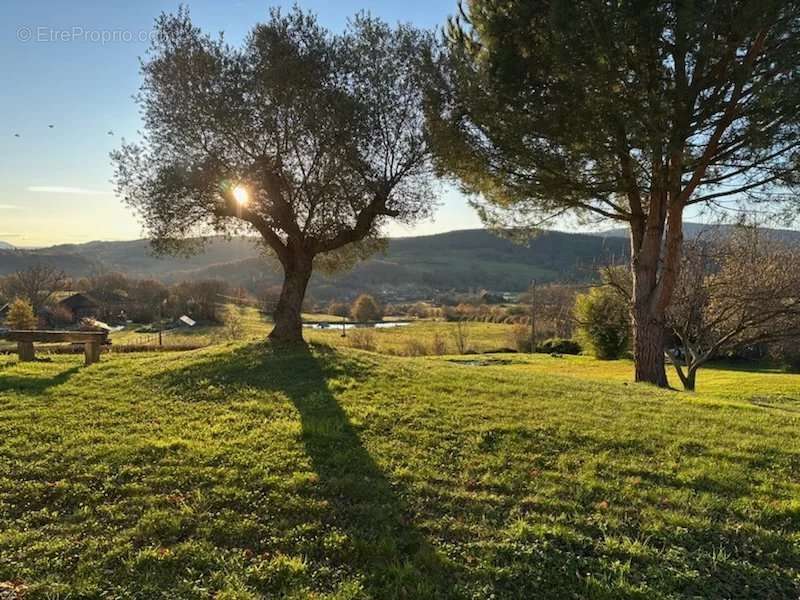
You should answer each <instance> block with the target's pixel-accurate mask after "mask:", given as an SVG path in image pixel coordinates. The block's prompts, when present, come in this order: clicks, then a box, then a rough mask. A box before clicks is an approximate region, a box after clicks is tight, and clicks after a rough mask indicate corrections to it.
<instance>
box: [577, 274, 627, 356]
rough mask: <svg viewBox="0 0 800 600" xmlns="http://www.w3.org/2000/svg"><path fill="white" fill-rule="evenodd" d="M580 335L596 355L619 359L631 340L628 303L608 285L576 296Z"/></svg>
mask: <svg viewBox="0 0 800 600" xmlns="http://www.w3.org/2000/svg"><path fill="white" fill-rule="evenodd" d="M575 319H576V320H577V321H578V334H579V337H580V338H581V339H582V341H583V342H584V344H585V345H586V346H587V347H588V348H589V349H590V350H591V352H592V353H593V354H594V356H596V357H597V358H600V359H603V360H609V359H615V358H619V357H621V356H622V355H623V353H624V352H625V351H626V350H627V349H628V347H629V345H630V339H631V326H630V314H629V312H628V304H627V302H625V300H624V299H623V298H622V296H620V294H619V293H618V292H617V291H616V290H613V289H611V288H609V287H607V286H603V287H595V288H592V289H591V290H590V291H589V292H587V293H586V294H579V295H578V296H577V298H576V299H575Z"/></svg>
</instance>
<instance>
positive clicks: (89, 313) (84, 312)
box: [58, 294, 100, 322]
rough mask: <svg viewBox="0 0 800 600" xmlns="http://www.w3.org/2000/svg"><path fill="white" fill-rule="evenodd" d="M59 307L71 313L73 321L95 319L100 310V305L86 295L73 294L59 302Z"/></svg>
mask: <svg viewBox="0 0 800 600" xmlns="http://www.w3.org/2000/svg"><path fill="white" fill-rule="evenodd" d="M58 306H59V307H60V308H62V309H65V310H67V311H69V313H70V315H72V321H73V322H76V321H80V320H81V319H85V318H89V317H95V316H97V313H98V311H99V310H100V305H99V304H98V303H97V302H96V301H95V300H94V299H93V298H92V297H91V296H88V295H86V294H72V295H71V296H67V297H66V298H64V299H62V300H60V301H59V302H58Z"/></svg>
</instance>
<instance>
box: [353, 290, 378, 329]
mask: <svg viewBox="0 0 800 600" xmlns="http://www.w3.org/2000/svg"><path fill="white" fill-rule="evenodd" d="M351 313H352V315H353V318H354V319H355V320H356V321H360V322H361V323H365V322H367V321H380V320H381V319H382V318H383V310H382V309H381V307H380V305H379V304H378V302H377V301H376V300H375V298H373V297H372V296H370V295H369V294H361V295H360V296H359V297H358V298H356V301H355V302H353V308H352V310H351Z"/></svg>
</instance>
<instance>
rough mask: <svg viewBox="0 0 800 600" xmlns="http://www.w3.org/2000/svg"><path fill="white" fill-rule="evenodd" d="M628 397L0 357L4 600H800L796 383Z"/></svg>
mask: <svg viewBox="0 0 800 600" xmlns="http://www.w3.org/2000/svg"><path fill="white" fill-rule="evenodd" d="M628 373H629V365H628V364H627V363H598V362H596V361H593V360H591V359H588V358H583V357H578V358H563V359H557V358H551V357H549V356H536V357H532V358H531V357H522V356H513V355H506V356H504V357H499V358H487V359H486V360H481V361H477V360H469V359H468V357H450V358H417V359H408V358H390V357H384V356H380V355H376V354H371V353H367V352H360V351H357V350H349V349H340V350H334V349H332V348H330V347H327V346H322V345H312V346H311V347H309V348H308V349H294V350H291V349H290V350H287V349H280V350H278V349H274V348H272V347H270V346H268V345H265V344H251V345H242V344H239V345H235V344H234V345H231V344H229V345H219V346H213V347H211V348H208V349H205V350H202V351H196V352H188V353H175V354H169V355H111V356H110V357H107V358H106V357H104V360H103V362H101V363H99V364H97V365H94V366H92V367H90V368H80V367H79V366H78V359H77V358H76V357H72V356H56V357H53V358H52V359H51V361H50V362H38V363H30V364H25V365H19V364H17V363H16V360H15V359H14V358H13V357H0V582H3V581H5V582H9V583H8V585H9V586H12V585H13V586H15V587H16V589H18V590H24V591H25V593H26V594H27V595H26V598H53V597H81V598H100V597H113V598H159V597H162V598H209V597H214V598H218V599H224V598H228V599H232V598H260V597H275V596H289V597H296V598H306V597H311V598H381V599H383V598H448V597H452V598H487V597H495V598H522V597H527V598H570V597H580V598H648V599H651V598H685V597H692V596H697V597H719V598H722V597H724V598H753V597H758V598H788V597H797V596H798V594H800V547H799V546H798V533H797V532H798V526H800V501H799V500H797V498H800V495H799V492H800V485H798V483H797V482H798V475H800V442H798V439H800V438H799V437H798V429H800V421H799V420H798V417H800V406H797V407H796V406H795V405H796V404H797V401H796V399H797V398H800V382H798V383H795V380H794V379H793V378H791V377H790V376H783V375H777V374H754V373H746V372H735V371H712V370H709V371H708V374H707V375H706V374H704V377H706V382H707V385H708V390H709V392H708V393H707V394H706V395H703V392H702V391H701V392H699V393H698V394H696V395H689V394H683V393H676V392H668V391H661V390H656V389H653V388H651V387H648V386H639V385H633V384H628V383H627V378H629V374H628ZM626 374H627V375H626ZM0 589H1V588H0Z"/></svg>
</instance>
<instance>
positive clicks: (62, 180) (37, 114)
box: [0, 0, 480, 246]
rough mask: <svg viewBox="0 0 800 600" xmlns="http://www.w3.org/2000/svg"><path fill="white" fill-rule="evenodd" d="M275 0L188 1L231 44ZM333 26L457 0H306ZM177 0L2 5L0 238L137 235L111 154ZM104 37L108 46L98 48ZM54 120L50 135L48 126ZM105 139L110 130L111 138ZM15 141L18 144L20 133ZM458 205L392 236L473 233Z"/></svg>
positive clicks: (23, 241) (433, 10)
mask: <svg viewBox="0 0 800 600" xmlns="http://www.w3.org/2000/svg"><path fill="white" fill-rule="evenodd" d="M292 3H293V2H291V1H290V2H280V1H278V0H266V1H262V0H258V1H256V0H240V1H233V2H228V1H223V0H217V1H211V0H202V1H198V0H189V1H188V2H184V4H186V5H188V6H189V8H190V10H191V14H192V18H193V20H194V21H195V22H196V23H197V24H198V25H199V26H200V27H202V28H203V29H204V30H206V31H210V32H218V31H224V32H225V35H226V38H228V39H229V40H230V41H231V42H234V43H237V42H239V41H240V40H241V39H242V38H243V37H244V35H245V34H246V32H247V31H248V30H249V28H250V27H251V26H252V25H253V24H254V23H256V22H258V21H259V20H263V19H264V16H265V15H266V13H267V10H268V8H269V7H270V6H276V5H281V6H285V7H290V6H291V4H292ZM299 4H300V5H301V6H302V7H303V8H307V9H311V10H313V11H314V12H316V13H317V14H318V16H319V18H320V21H321V22H322V23H323V24H325V25H326V26H328V27H330V28H332V29H340V28H342V27H343V26H344V24H345V22H346V20H347V18H348V17H349V16H351V15H352V14H354V13H355V12H357V11H359V10H362V9H363V10H368V11H369V12H371V13H373V14H376V15H379V16H381V17H382V18H384V19H385V20H387V21H389V22H396V21H398V20H400V21H407V22H412V23H414V24H416V25H417V26H420V27H431V28H433V27H440V26H441V25H442V23H444V21H445V19H446V17H447V16H448V15H450V14H452V13H453V12H454V10H455V8H456V0H403V1H393V0H357V1H351V0H336V1H333V0H328V1H327V2H326V1H323V0H302V1H301V2H299ZM178 5H179V2H159V1H155V0H153V1H142V0H138V1H132V2H130V1H123V0H104V1H89V0H70V1H63V0H61V1H56V0H50V1H43V0H28V1H24V0H3V1H2V2H0V73H2V75H3V84H2V85H3V92H2V94H0V240H3V241H7V242H10V243H12V244H15V245H18V246H41V245H49V244H54V243H74V242H84V241H89V240H95V239H103V240H118V239H132V238H136V237H141V235H142V230H141V227H140V225H139V224H138V223H137V221H136V219H135V217H134V215H133V214H132V213H131V212H130V211H129V210H128V209H127V207H125V206H124V205H122V204H121V202H120V201H119V200H118V199H117V198H115V196H114V194H113V189H112V188H113V186H112V184H111V183H110V178H111V173H112V170H111V165H110V162H109V158H108V153H109V152H110V151H111V150H112V149H114V148H115V147H116V146H118V145H119V143H120V140H121V139H122V138H123V137H124V138H126V139H135V138H136V137H137V130H138V128H139V117H138V110H137V107H136V105H135V104H134V102H133V100H132V99H131V96H132V95H133V94H134V93H135V92H136V90H137V88H138V85H139V72H138V64H139V63H138V57H139V56H141V55H142V54H143V53H144V52H145V50H146V48H147V45H148V44H147V41H146V37H147V34H148V33H149V31H150V30H151V28H152V23H153V19H154V18H155V17H156V16H157V15H158V14H159V13H160V12H162V11H174V10H175V9H176V8H177V7H178ZM104 38H106V40H105V41H104ZM50 125H53V127H52V128H50V127H49V126H50ZM109 132H113V135H110V134H109ZM16 134H19V137H16ZM479 226H480V222H479V220H478V218H477V217H476V216H475V214H474V212H473V211H472V210H471V209H470V208H469V207H468V206H467V205H466V201H465V199H464V198H463V197H461V196H460V195H459V194H458V193H457V192H455V191H454V190H449V189H445V190H444V192H443V197H442V206H441V207H440V208H439V210H438V211H437V214H436V216H435V217H434V219H433V220H432V221H428V222H425V223H421V224H419V225H417V226H416V227H414V228H413V229H410V228H407V227H400V226H393V227H392V228H391V229H390V230H389V231H388V233H389V234H390V235H416V234H426V233H434V232H438V231H448V230H452V229H464V228H468V227H479Z"/></svg>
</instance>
